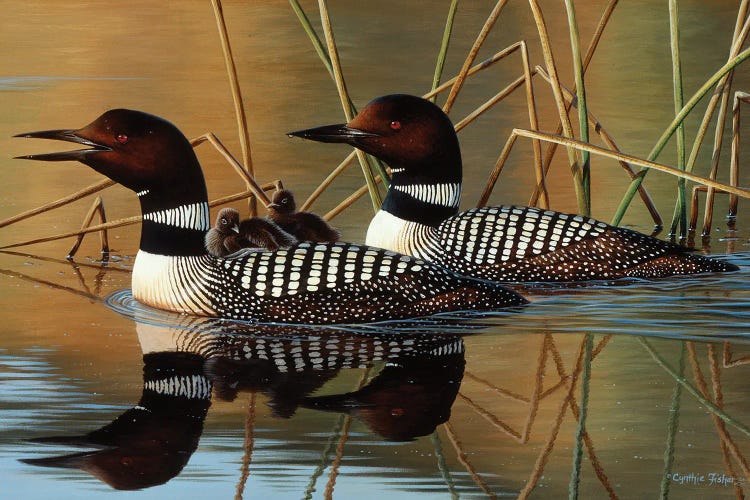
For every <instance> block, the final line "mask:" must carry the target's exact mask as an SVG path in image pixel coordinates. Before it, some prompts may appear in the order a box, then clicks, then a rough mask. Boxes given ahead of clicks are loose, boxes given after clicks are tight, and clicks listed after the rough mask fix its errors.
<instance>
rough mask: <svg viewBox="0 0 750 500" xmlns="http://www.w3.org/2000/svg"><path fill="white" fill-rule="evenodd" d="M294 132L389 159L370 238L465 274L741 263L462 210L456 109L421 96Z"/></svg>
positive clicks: (556, 218) (651, 274)
mask: <svg viewBox="0 0 750 500" xmlns="http://www.w3.org/2000/svg"><path fill="white" fill-rule="evenodd" d="M289 135H290V136H297V137H302V138H305V139H311V140H314V141H320V142H343V143H347V144H351V145H352V146H355V147H357V148H358V149H361V150H362V151H364V152H366V153H369V154H371V155H374V156H376V157H378V158H380V159H381V160H383V161H385V162H386V163H387V164H388V165H389V166H390V167H391V173H392V175H393V179H392V183H391V186H390V188H389V190H388V194H387V195H386V198H385V200H384V201H383V206H382V208H381V209H380V210H379V211H378V212H377V214H376V215H375V217H374V218H373V219H372V221H371V222H370V226H369V228H368V231H367V240H366V241H367V244H368V245H373V246H377V247H381V248H387V249H389V250H393V251H397V252H401V253H405V254H408V255H413V256H415V257H419V258H422V259H425V260H428V261H431V262H435V263H437V264H440V265H442V266H445V267H447V268H448V269H452V270H454V271H456V272H458V273H460V274H464V275H468V276H475V277H480V278H484V279H489V280H493V281H582V280H594V279H613V278H622V277H640V278H657V277H664V276H670V275H677V274H692V273H702V272H721V271H733V270H736V269H737V266H735V265H733V264H730V263H727V262H722V261H718V260H714V259H709V258H706V257H704V256H701V255H695V254H692V253H690V252H691V249H688V248H685V247H682V246H679V245H674V244H671V243H668V242H664V241H661V240H658V239H656V238H652V237H650V236H646V235H644V234H641V233H637V232H635V231H631V230H628V229H624V228H621V227H614V226H610V225H608V224H605V223H603V222H600V221H598V220H595V219H592V218H589V217H584V216H581V215H574V214H565V213H560V212H554V211H552V210H542V209H539V208H533V207H523V206H497V207H483V208H474V209H471V210H467V211H465V212H461V213H458V207H459V202H460V199H461V181H462V165H461V151H460V148H459V143H458V138H457V136H456V132H455V129H454V128H453V125H452V123H451V121H450V119H449V118H448V116H447V115H446V114H445V113H443V111H442V110H441V109H440V108H439V107H438V106H436V105H434V104H433V103H431V102H430V101H428V100H425V99H422V98H420V97H415V96H411V95H404V94H394V95H387V96H383V97H379V98H377V99H375V100H373V101H372V102H370V103H369V104H368V105H367V106H366V107H365V108H364V109H362V111H360V113H359V114H358V115H357V116H355V117H354V118H353V119H352V121H351V122H349V123H348V124H339V125H328V126H323V127H317V128H312V129H307V130H300V131H297V132H291V133H290V134H289Z"/></svg>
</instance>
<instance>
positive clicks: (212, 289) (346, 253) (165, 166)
mask: <svg viewBox="0 0 750 500" xmlns="http://www.w3.org/2000/svg"><path fill="white" fill-rule="evenodd" d="M20 136H22V137H37V138H46V139H57V140H63V141H68V142H74V143H78V144H83V145H85V146H86V147H87V149H82V150H76V151H66V152H60V153H49V154H40V155H29V156H23V157H21V158H25V159H36V160H45V161H65V160H78V161H80V162H82V163H85V164H86V165H88V166H90V167H91V168H93V169H94V170H96V171H98V172H100V173H102V174H104V175H106V176H107V177H109V178H110V179H112V180H114V181H116V182H118V183H120V184H122V185H123V186H125V187H127V188H128V189H131V190H132V191H134V192H136V194H137V195H138V198H139V200H140V204H141V212H142V214H143V224H142V227H141V241H140V248H139V250H138V253H137V255H136V259H135V265H134V267H133V276H132V290H133V296H134V297H135V298H136V299H137V300H138V301H140V302H142V303H144V304H147V305H150V306H154V307H158V308H161V309H166V310H170V311H177V312H182V313H188V314H197V315H203V316H218V317H224V318H233V319H243V320H257V321H274V322H291V323H317V324H321V323H362V322H370V321H379V320H386V319H398V318H408V317H415V316H424V315H429V314H434V313H438V312H444V311H455V310H491V309H497V308H500V307H504V306H511V305H520V304H524V303H526V301H525V299H523V298H522V297H521V296H519V295H518V294H516V293H514V292H512V291H509V290H507V289H505V288H502V287H500V286H499V285H497V284H493V283H489V282H483V281H478V280H473V279H469V278H465V277H461V276H459V275H457V274H455V273H453V272H450V271H447V270H445V269H442V268H440V267H438V266H436V265H434V264H431V263H428V262H425V261H422V260H419V259H415V258H413V257H409V256H404V255H400V254H397V253H395V252H392V251H387V250H383V249H379V248H373V247H367V246H364V245H354V244H349V243H335V244H325V243H317V244H312V243H301V244H298V245H295V246H292V247H291V248H289V249H287V250H280V251H278V252H252V251H243V252H238V253H236V254H233V255H231V256H229V257H227V258H220V257H214V256H212V255H209V254H208V253H207V252H206V248H205V242H204V239H205V235H206V233H207V232H208V231H209V229H210V222H209V207H208V196H207V192H206V184H205V181H204V178H203V172H202V170H201V167H200V164H199V163H198V159H197V158H196V156H195V153H194V152H193V149H192V147H191V146H190V143H189V142H188V140H187V139H186V138H185V136H184V135H183V134H182V133H181V132H180V131H179V130H178V129H177V128H176V127H175V126H174V125H172V124H171V123H169V122H167V121H166V120H163V119H161V118H158V117H155V116H153V115H149V114H146V113H143V112H140V111H131V110H125V109H117V110H110V111H107V112H106V113H104V114H103V115H102V116H100V117H99V118H98V119H96V120H95V121H94V122H92V123H91V124H89V125H87V126H85V127H83V128H81V129H78V130H50V131H43V132H33V133H28V134H20Z"/></svg>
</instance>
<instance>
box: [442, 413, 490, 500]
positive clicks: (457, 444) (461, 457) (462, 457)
mask: <svg viewBox="0 0 750 500" xmlns="http://www.w3.org/2000/svg"><path fill="white" fill-rule="evenodd" d="M443 427H444V428H445V433H446V434H447V435H448V439H449V440H450V442H451V444H452V445H453V448H454V449H455V450H456V458H457V459H458V461H459V462H460V463H461V465H463V466H464V469H466V471H467V472H468V473H469V475H470V476H471V479H472V480H473V481H474V484H476V485H477V486H479V488H480V489H481V490H482V491H484V492H485V494H487V496H488V497H490V498H497V495H495V494H494V493H493V492H492V490H491V489H490V487H489V486H487V483H485V482H484V479H482V476H480V475H479V473H478V472H477V471H476V469H475V468H474V466H473V465H471V463H469V459H468V456H467V455H466V452H464V450H463V445H462V444H461V441H459V440H458V436H457V435H456V432H455V431H454V430H453V426H451V424H450V422H446V423H445V424H443Z"/></svg>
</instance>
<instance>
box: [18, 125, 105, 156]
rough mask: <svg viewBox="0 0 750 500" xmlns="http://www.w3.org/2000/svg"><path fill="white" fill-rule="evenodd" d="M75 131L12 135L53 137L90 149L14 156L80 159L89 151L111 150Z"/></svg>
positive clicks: (36, 137)
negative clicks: (89, 147)
mask: <svg viewBox="0 0 750 500" xmlns="http://www.w3.org/2000/svg"><path fill="white" fill-rule="evenodd" d="M77 132H78V131H77V130H42V131H40V132H26V133H24V134H17V135H14V136H13V137H31V138H34V139H54V140H58V141H66V142H74V143H76V144H83V145H85V146H91V149H76V150H73V151H61V152H59V153H43V154H35V155H24V156H16V157H15V158H16V159H20V160H41V161H67V160H82V159H83V158H85V157H86V155H87V154H89V153H96V152H99V151H112V149H111V148H110V147H108V146H105V145H103V144H97V143H95V142H93V141H92V140H90V139H86V138H85V137H81V136H80V135H78V134H77Z"/></svg>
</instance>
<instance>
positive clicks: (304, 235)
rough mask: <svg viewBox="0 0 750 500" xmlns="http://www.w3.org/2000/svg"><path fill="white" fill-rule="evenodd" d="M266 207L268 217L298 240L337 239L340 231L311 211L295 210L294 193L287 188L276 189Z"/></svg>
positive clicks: (339, 236)
mask: <svg viewBox="0 0 750 500" xmlns="http://www.w3.org/2000/svg"><path fill="white" fill-rule="evenodd" d="M271 202H272V203H271V205H270V206H269V207H268V218H270V219H271V220H272V221H274V222H276V223H277V224H278V225H279V226H281V227H282V229H284V230H285V231H287V232H289V233H292V234H293V235H294V236H295V237H296V238H297V239H298V240H300V241H339V239H340V238H341V233H340V232H339V230H338V229H336V228H334V227H331V225H330V224H328V222H326V221H325V219H323V218H322V217H320V216H319V215H317V214H314V213H312V212H297V211H296V210H297V204H296V203H295V201H294V195H293V194H292V192H291V191H289V190H288V189H281V190H279V191H276V192H275V193H274V194H273V197H272V198H271Z"/></svg>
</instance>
